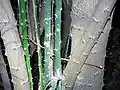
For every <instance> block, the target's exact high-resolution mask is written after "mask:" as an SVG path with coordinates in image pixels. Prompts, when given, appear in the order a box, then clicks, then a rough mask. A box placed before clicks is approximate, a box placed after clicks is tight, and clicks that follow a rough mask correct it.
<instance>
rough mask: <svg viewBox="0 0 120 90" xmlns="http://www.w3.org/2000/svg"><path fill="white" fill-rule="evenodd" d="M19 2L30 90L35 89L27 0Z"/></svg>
mask: <svg viewBox="0 0 120 90" xmlns="http://www.w3.org/2000/svg"><path fill="white" fill-rule="evenodd" d="M18 3H19V7H20V8H19V9H20V11H19V12H20V13H19V14H20V19H19V23H20V29H21V31H22V44H23V48H24V53H25V62H26V68H27V72H28V80H29V83H30V90H33V82H32V73H31V65H30V57H29V49H28V46H29V45H28V40H27V34H28V33H27V32H28V31H27V24H26V20H27V17H26V11H25V10H26V8H25V1H24V0H18Z"/></svg>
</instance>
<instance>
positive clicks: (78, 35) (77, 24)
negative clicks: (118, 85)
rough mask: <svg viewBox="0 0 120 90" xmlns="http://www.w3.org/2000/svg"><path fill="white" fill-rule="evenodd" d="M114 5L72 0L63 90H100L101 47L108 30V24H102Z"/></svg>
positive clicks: (103, 0) (98, 0)
mask: <svg viewBox="0 0 120 90" xmlns="http://www.w3.org/2000/svg"><path fill="white" fill-rule="evenodd" d="M115 2H116V1H115V0H73V5H72V13H71V18H72V31H71V32H72V33H71V35H72V53H71V58H70V60H69V62H68V64H67V66H66V68H65V70H64V75H65V83H66V90H73V89H75V90H101V88H102V85H103V82H102V80H103V73H104V71H103V69H104V57H105V52H106V51H105V47H106V43H107V37H108V33H109V31H110V29H111V28H110V24H111V23H110V22H109V21H108V22H107V25H105V24H106V21H107V20H108V19H109V18H110V16H109V15H110V12H111V10H112V8H113V6H114V4H115ZM104 25H105V27H104ZM76 80H77V81H76Z"/></svg>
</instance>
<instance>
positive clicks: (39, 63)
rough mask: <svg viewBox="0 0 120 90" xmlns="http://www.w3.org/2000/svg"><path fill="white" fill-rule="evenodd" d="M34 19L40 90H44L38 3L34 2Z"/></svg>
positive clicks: (34, 0)
mask: <svg viewBox="0 0 120 90" xmlns="http://www.w3.org/2000/svg"><path fill="white" fill-rule="evenodd" d="M32 4H33V12H34V13H33V17H34V26H35V27H34V28H35V37H36V42H37V53H38V67H39V74H40V88H41V90H43V88H44V87H43V67H42V61H41V47H40V39H39V35H38V20H37V6H36V4H37V1H36V0H33V1H32Z"/></svg>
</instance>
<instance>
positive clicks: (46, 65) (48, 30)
mask: <svg viewBox="0 0 120 90" xmlns="http://www.w3.org/2000/svg"><path fill="white" fill-rule="evenodd" d="M50 39H51V0H45V37H44V47H45V49H44V55H45V56H44V74H45V82H44V85H45V86H46V85H47V84H48V83H49V82H50V77H51V75H50V55H51V51H50ZM45 86H44V87H45Z"/></svg>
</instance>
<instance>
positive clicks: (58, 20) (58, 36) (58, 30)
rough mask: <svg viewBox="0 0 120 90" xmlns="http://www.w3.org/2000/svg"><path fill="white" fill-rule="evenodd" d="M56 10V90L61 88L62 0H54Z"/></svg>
mask: <svg viewBox="0 0 120 90" xmlns="http://www.w3.org/2000/svg"><path fill="white" fill-rule="evenodd" d="M55 2H56V10H55V49H56V52H55V57H56V58H55V59H56V61H55V74H56V77H58V82H59V83H58V87H57V90H61V75H62V70H61V55H60V49H61V10H62V3H61V2H62V0H56V1H55Z"/></svg>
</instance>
